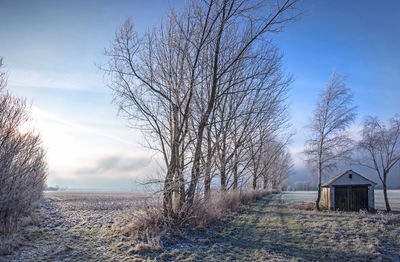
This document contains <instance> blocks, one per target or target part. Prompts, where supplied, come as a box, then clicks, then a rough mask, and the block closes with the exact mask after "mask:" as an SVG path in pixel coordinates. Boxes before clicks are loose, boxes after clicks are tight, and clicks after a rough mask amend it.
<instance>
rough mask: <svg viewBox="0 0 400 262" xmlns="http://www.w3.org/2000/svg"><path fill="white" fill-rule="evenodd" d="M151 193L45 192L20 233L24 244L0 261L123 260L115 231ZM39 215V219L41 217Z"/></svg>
mask: <svg viewBox="0 0 400 262" xmlns="http://www.w3.org/2000/svg"><path fill="white" fill-rule="evenodd" d="M147 197H148V194H145V193H123V192H68V191H65V192H46V193H45V196H44V199H43V201H42V203H41V209H40V210H39V213H38V214H36V215H37V217H38V221H40V222H38V223H32V224H31V225H30V226H28V227H26V228H25V229H24V230H23V232H20V235H19V238H18V239H19V242H20V243H19V244H21V246H20V247H19V249H18V250H16V251H15V252H14V253H13V254H11V255H7V256H3V257H1V256H0V261H124V260H125V259H128V257H127V256H126V254H125V252H123V250H120V249H118V246H117V243H118V241H119V239H120V236H119V235H118V233H117V232H116V231H115V230H114V228H115V227H119V226H121V225H123V224H125V223H127V221H128V220H129V219H130V217H131V215H132V213H134V212H136V211H137V210H139V209H141V208H142V207H143V206H144V205H145V204H146V198H147ZM39 218H40V219H39Z"/></svg>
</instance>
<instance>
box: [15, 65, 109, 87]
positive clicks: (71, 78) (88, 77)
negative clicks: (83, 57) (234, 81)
mask: <svg viewBox="0 0 400 262" xmlns="http://www.w3.org/2000/svg"><path fill="white" fill-rule="evenodd" d="M8 85H9V86H16V87H30V88H55V89H71V90H86V91H97V92H100V91H104V90H105V89H104V84H103V82H102V77H101V75H100V74H80V73H58V72H52V71H39V70H21V69H14V70H11V71H10V72H9V79H8Z"/></svg>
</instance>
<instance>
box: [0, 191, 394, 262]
mask: <svg viewBox="0 0 400 262" xmlns="http://www.w3.org/2000/svg"><path fill="white" fill-rule="evenodd" d="M296 194H297V196H296ZM300 194H301V195H302V198H299V193H298V192H297V193H284V194H278V195H271V196H268V197H266V198H264V199H263V200H261V201H259V202H257V203H254V204H251V205H249V206H245V207H243V208H242V210H241V211H240V212H239V213H233V214H232V215H231V216H228V217H226V218H225V219H224V220H223V221H221V222H219V223H217V224H216V225H214V226H212V227H211V228H209V229H208V230H205V231H204V230H203V231H201V232H200V233H196V232H194V233H193V235H191V236H190V237H188V238H187V239H188V241H187V242H184V241H183V242H182V243H175V244H174V245H173V246H169V247H166V248H165V249H164V250H146V249H144V250H141V249H140V248H135V247H134V244H133V243H132V242H131V240H129V239H127V238H125V237H124V236H122V235H121V234H120V233H118V231H117V230H114V229H115V228H118V226H120V225H124V224H125V223H126V222H127V221H129V218H130V214H132V213H133V212H135V210H138V209H140V208H141V207H143V205H146V204H147V203H146V201H145V199H146V195H145V194H138V193H118V192H54V193H46V195H45V198H44V200H43V202H42V208H41V211H40V214H39V217H41V218H42V220H41V222H40V223H39V224H37V225H31V226H29V227H27V228H26V230H25V231H24V239H25V240H23V241H22V246H21V247H20V249H19V250H17V251H16V252H14V253H13V254H12V255H8V256H3V257H0V261H141V259H144V260H145V259H156V261H182V260H185V261H321V260H323V261H399V256H400V251H399V248H400V215H397V214H385V213H378V214H369V213H365V212H360V213H358V212H326V211H324V212H317V211H306V210H299V209H296V207H295V205H291V204H292V203H294V201H295V200H299V199H300V200H312V199H313V195H312V192H311V193H300Z"/></svg>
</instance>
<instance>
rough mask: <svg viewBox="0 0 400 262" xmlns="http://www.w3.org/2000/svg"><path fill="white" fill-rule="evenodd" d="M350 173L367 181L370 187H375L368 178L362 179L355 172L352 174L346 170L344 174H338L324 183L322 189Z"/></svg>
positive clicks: (351, 171)
mask: <svg viewBox="0 0 400 262" xmlns="http://www.w3.org/2000/svg"><path fill="white" fill-rule="evenodd" d="M350 173H352V174H355V175H357V176H360V177H361V178H363V179H365V180H366V181H368V182H369V183H370V184H371V185H376V183H375V182H373V181H371V180H369V179H368V178H366V177H363V176H362V175H360V174H358V173H357V172H354V171H353V170H351V169H349V170H346V171H344V172H342V173H340V174H338V175H337V176H335V177H333V178H332V179H331V180H329V181H327V182H325V183H324V184H322V187H329V185H331V184H333V183H334V182H335V181H336V180H338V179H339V178H341V177H342V176H344V175H346V174H350Z"/></svg>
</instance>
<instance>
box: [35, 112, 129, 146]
mask: <svg viewBox="0 0 400 262" xmlns="http://www.w3.org/2000/svg"><path fill="white" fill-rule="evenodd" d="M32 113H33V115H34V117H35V118H36V119H39V118H40V119H46V120H50V121H53V122H56V123H58V124H62V125H65V126H69V127H71V128H74V129H78V130H80V131H84V132H87V133H90V134H93V135H96V136H101V137H104V138H107V139H111V140H114V141H118V142H121V143H124V144H131V145H135V144H134V143H133V142H131V141H129V140H126V139H122V138H119V137H117V136H113V135H110V134H106V133H104V132H102V131H101V130H100V129H98V128H93V127H90V126H85V125H81V124H77V123H74V122H71V121H68V120H66V119H64V118H62V117H60V116H58V115H56V114H53V113H51V112H49V111H46V110H44V109H41V108H38V107H35V106H33V107H32Z"/></svg>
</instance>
